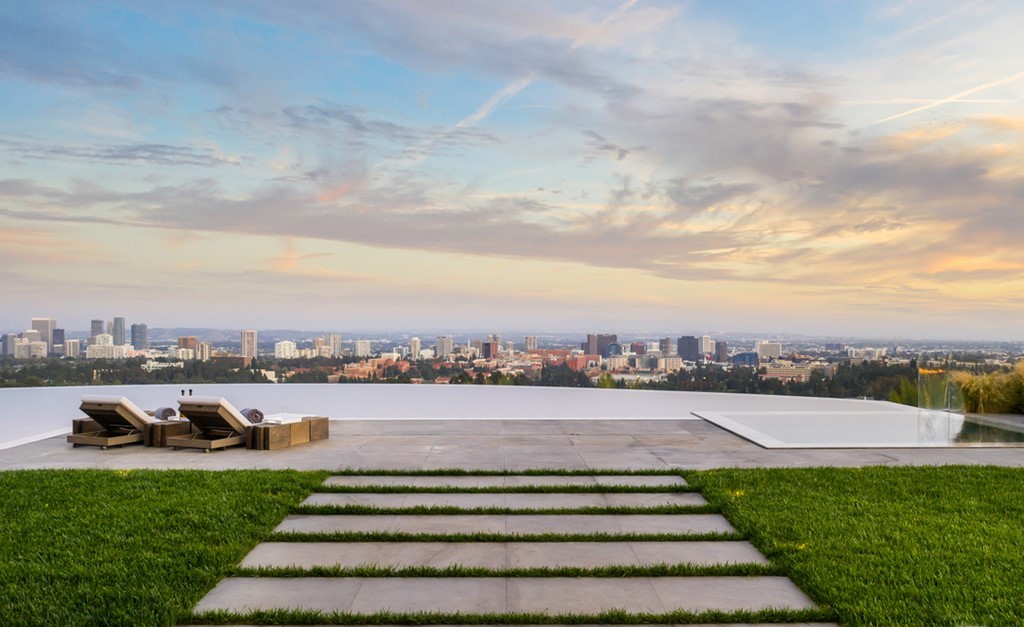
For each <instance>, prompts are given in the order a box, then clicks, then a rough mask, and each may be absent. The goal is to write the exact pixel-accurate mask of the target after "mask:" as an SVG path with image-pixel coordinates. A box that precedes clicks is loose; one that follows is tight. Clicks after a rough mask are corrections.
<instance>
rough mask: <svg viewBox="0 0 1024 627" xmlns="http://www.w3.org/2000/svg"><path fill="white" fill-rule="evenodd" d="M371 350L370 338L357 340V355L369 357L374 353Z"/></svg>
mask: <svg viewBox="0 0 1024 627" xmlns="http://www.w3.org/2000/svg"><path fill="white" fill-rule="evenodd" d="M371 351H372V348H371V347H370V340H356V357H369V356H370V355H372V354H373V353H372V352H371ZM346 376H348V375H347V374H346Z"/></svg>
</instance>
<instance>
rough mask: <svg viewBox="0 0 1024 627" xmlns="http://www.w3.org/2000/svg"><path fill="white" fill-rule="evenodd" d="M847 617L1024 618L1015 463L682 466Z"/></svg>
mask: <svg viewBox="0 0 1024 627" xmlns="http://www.w3.org/2000/svg"><path fill="white" fill-rule="evenodd" d="M686 477H687V479H689V480H690V481H691V482H692V483H693V484H695V485H697V486H698V487H701V488H703V492H704V495H705V497H707V499H708V501H710V502H711V503H712V504H714V505H717V506H719V507H721V508H722V511H723V512H724V513H725V515H726V516H727V517H728V518H729V520H730V521H731V522H732V523H733V525H734V526H735V527H736V529H737V530H738V531H739V532H741V533H743V534H745V535H747V536H748V537H749V538H750V540H751V541H752V542H753V543H754V545H755V546H757V547H758V548H759V549H761V551H762V552H764V554H765V555H767V556H768V557H769V558H770V559H771V560H772V563H773V564H776V565H778V566H779V567H781V568H782V569H783V570H784V571H785V572H786V573H787V574H788V575H789V576H790V578H791V579H792V580H793V581H794V582H795V583H796V584H797V585H799V586H800V587H801V588H802V589H803V590H804V591H805V592H807V593H808V594H809V595H810V596H811V597H812V598H813V599H815V600H816V601H818V602H819V603H822V604H824V605H825V606H827V607H830V608H831V609H833V610H834V611H835V613H836V615H837V616H838V618H839V619H840V622H841V623H842V624H844V625H950V626H952V625H987V626H992V625H1020V624H1022V623H1024V471H1022V470H1020V469H1009V468H996V467H975V466H970V467H965V466H947V467H938V468H935V467H924V468H884V467H876V468H864V469H825V468H815V469H766V470H715V471H709V472H699V473H686Z"/></svg>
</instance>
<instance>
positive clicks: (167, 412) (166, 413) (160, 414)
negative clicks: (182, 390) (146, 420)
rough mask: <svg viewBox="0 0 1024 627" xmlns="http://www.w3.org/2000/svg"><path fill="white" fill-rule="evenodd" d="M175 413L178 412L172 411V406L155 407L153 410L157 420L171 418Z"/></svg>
mask: <svg viewBox="0 0 1024 627" xmlns="http://www.w3.org/2000/svg"><path fill="white" fill-rule="evenodd" d="M177 415H178V412H176V411H174V408H173V407H157V408H156V411H154V412H153V417H154V418H156V419H157V420H173V419H174V418H175V416H177Z"/></svg>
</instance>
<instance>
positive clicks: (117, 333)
mask: <svg viewBox="0 0 1024 627" xmlns="http://www.w3.org/2000/svg"><path fill="white" fill-rule="evenodd" d="M113 335H114V346H121V345H122V344H124V343H125V342H124V318H114V333H113Z"/></svg>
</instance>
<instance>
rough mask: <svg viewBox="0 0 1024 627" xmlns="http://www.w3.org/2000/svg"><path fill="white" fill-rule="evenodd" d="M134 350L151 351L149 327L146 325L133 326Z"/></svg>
mask: <svg viewBox="0 0 1024 627" xmlns="http://www.w3.org/2000/svg"><path fill="white" fill-rule="evenodd" d="M132 348H134V349H135V350H137V351H144V350H149V327H147V326H146V325H144V324H133V325H132Z"/></svg>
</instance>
